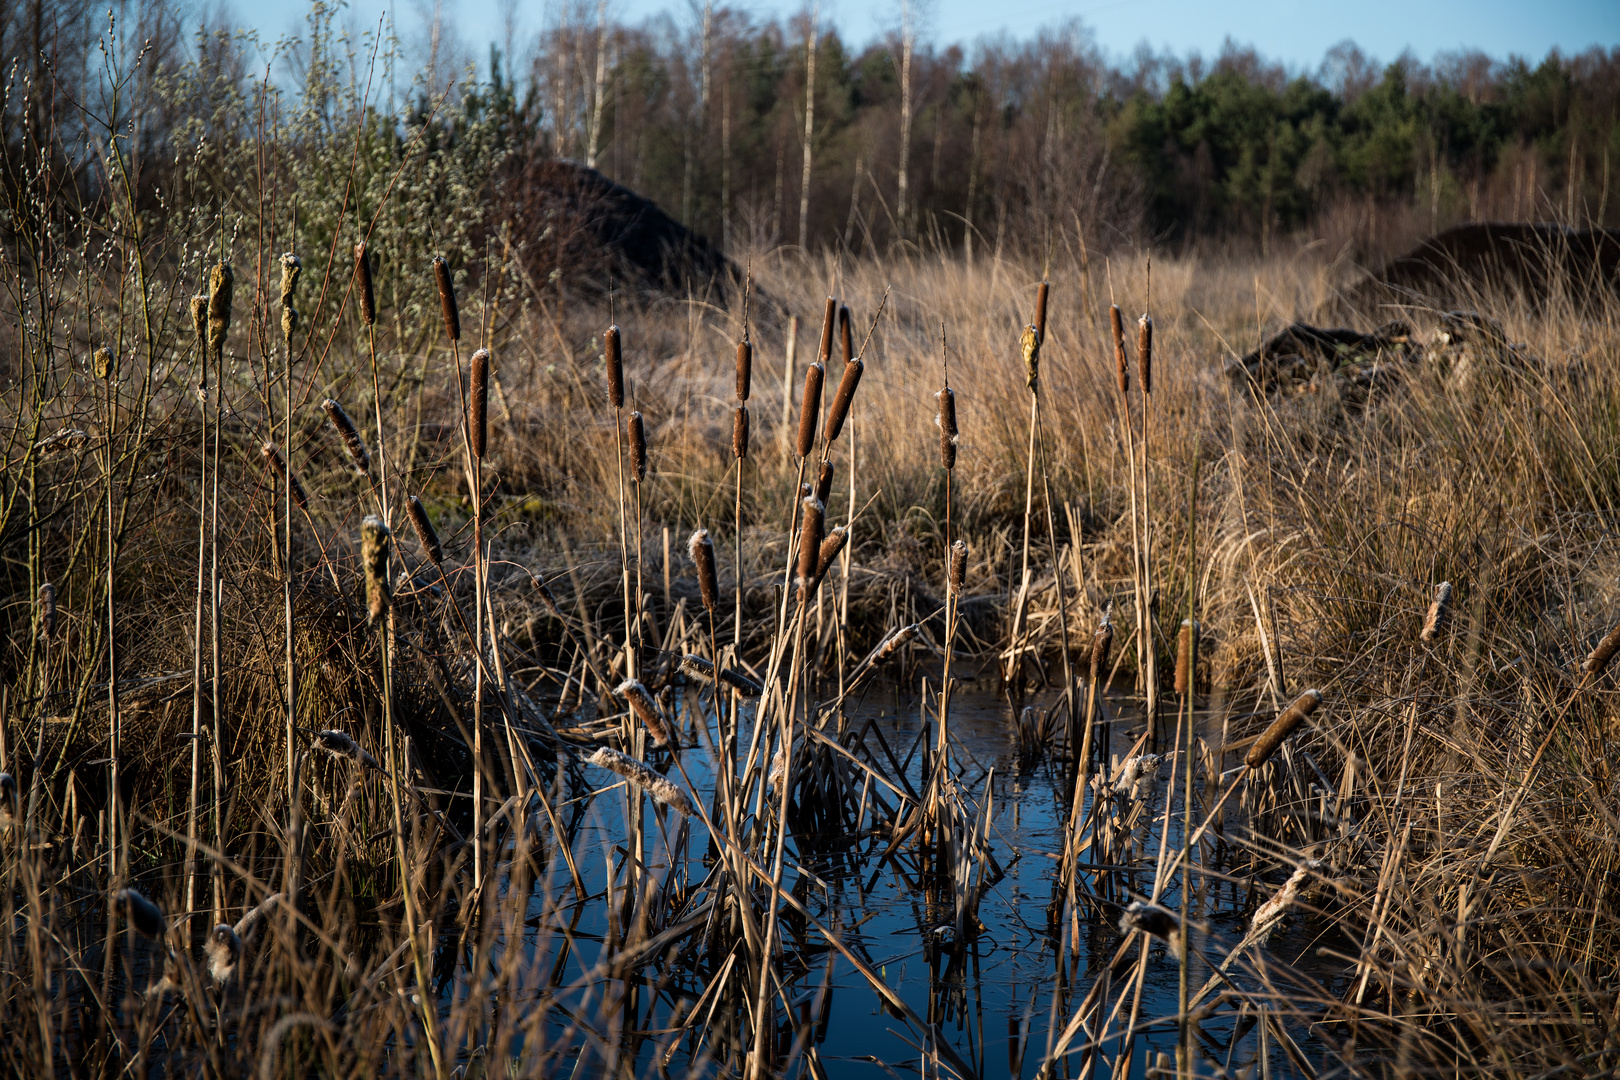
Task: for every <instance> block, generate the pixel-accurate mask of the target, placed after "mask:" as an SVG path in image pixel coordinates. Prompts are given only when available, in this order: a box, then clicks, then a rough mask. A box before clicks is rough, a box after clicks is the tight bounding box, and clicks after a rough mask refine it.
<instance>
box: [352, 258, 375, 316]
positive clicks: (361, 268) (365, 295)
mask: <svg viewBox="0 0 1620 1080" xmlns="http://www.w3.org/2000/svg"><path fill="white" fill-rule="evenodd" d="M354 278H355V281H354V284H355V287H356V288H357V289H359V290H360V319H361V321H362V322H364V323H365V324H366V325H367V326H371V325H373V324H374V323H376V321H377V294H376V292H375V291H374V290H373V289H372V287H371V254H370V252H369V251H368V250H367V249H366V243H365V241H364V240H362V241H361V242H360V243H358V244H356V245H354Z"/></svg>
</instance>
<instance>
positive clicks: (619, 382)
mask: <svg viewBox="0 0 1620 1080" xmlns="http://www.w3.org/2000/svg"><path fill="white" fill-rule="evenodd" d="M602 359H603V361H604V362H606V364H607V383H608V404H609V405H611V406H613V407H614V408H615V409H622V408H624V356H623V354H622V353H621V352H620V345H619V328H618V327H617V326H610V327H608V328H607V333H605V334H603V335H602Z"/></svg>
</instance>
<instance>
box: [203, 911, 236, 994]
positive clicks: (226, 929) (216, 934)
mask: <svg viewBox="0 0 1620 1080" xmlns="http://www.w3.org/2000/svg"><path fill="white" fill-rule="evenodd" d="M203 951H204V952H206V953H207V954H208V974H209V975H211V976H212V977H213V979H214V981H215V982H216V983H227V982H230V981H231V977H232V976H233V975H235V974H236V967H237V964H239V963H240V962H241V960H242V936H241V935H240V934H238V933H237V932H236V930H235V929H234V928H233V927H231V926H230V925H229V924H227V923H219V924H218V925H216V926H215V927H214V929H213V930H211V931H209V933H208V941H207V942H206V943H205V944H204V946H203Z"/></svg>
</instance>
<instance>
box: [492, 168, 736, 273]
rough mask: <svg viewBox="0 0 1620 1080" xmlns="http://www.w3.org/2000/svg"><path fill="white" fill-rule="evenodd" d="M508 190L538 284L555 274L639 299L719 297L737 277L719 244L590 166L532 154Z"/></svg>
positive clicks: (530, 270) (532, 271)
mask: <svg viewBox="0 0 1620 1080" xmlns="http://www.w3.org/2000/svg"><path fill="white" fill-rule="evenodd" d="M512 196H513V198H514V201H515V203H516V217H517V220H518V222H519V227H520V229H521V230H522V232H523V234H524V240H525V255H526V261H527V264H528V268H529V272H530V274H531V276H532V277H533V278H534V283H535V285H537V286H540V285H544V284H545V283H546V282H547V281H553V282H556V283H557V284H558V285H559V286H560V287H561V288H563V289H566V290H567V291H569V292H576V293H577V292H586V293H606V292H607V291H608V289H609V288H613V289H616V290H618V291H619V293H620V294H621V295H623V294H625V293H627V292H628V293H631V294H636V295H639V296H640V297H641V298H642V299H644V300H655V299H660V298H663V297H669V296H675V297H686V296H688V295H690V296H694V297H702V298H705V299H707V300H710V301H714V302H721V303H723V302H724V301H725V300H726V298H727V297H728V296H729V295H730V291H731V289H732V288H733V287H735V286H736V285H737V284H738V283H740V282H741V281H742V271H741V269H740V268H739V267H738V266H737V265H736V264H735V263H733V262H732V261H731V260H730V259H728V258H726V256H725V253H724V252H722V251H721V250H720V248H719V246H718V245H717V244H714V243H711V242H710V241H709V240H708V239H707V238H706V237H703V236H700V235H698V234H697V233H695V232H693V231H692V230H691V229H688V228H687V227H686V226H685V225H682V224H681V223H680V222H678V221H676V220H675V219H674V218H672V217H670V216H669V214H667V213H665V212H664V209H663V208H662V207H660V206H659V205H658V204H657V203H655V202H653V201H652V200H651V199H646V198H643V197H642V196H640V195H637V194H636V193H635V192H633V191H631V190H630V189H629V188H627V187H624V186H622V185H620V184H616V183H614V182H613V181H612V180H609V179H608V178H607V177H605V176H603V175H602V174H601V173H599V172H597V171H596V170H595V169H588V168H586V167H585V166H583V165H579V164H576V163H574V162H571V161H563V160H559V159H556V158H547V159H542V160H538V161H534V162H532V163H530V164H529V165H527V166H526V167H525V168H524V169H523V171H522V172H521V173H520V174H519V176H518V177H517V178H516V182H515V183H514V185H513V188H512Z"/></svg>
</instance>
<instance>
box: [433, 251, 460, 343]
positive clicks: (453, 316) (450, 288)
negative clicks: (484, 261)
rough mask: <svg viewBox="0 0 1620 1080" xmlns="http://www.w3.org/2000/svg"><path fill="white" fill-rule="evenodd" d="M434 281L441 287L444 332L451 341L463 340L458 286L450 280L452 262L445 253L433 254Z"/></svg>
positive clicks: (440, 297)
mask: <svg viewBox="0 0 1620 1080" xmlns="http://www.w3.org/2000/svg"><path fill="white" fill-rule="evenodd" d="M433 281H434V284H436V285H438V287H439V310H440V312H442V313H443V315H444V333H445V336H446V337H448V338H449V339H450V340H451V341H460V340H461V312H460V311H458V310H457V309H456V286H455V283H454V282H453V281H451V280H450V264H449V263H448V262H446V261H445V258H444V256H443V255H435V256H433Z"/></svg>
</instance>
